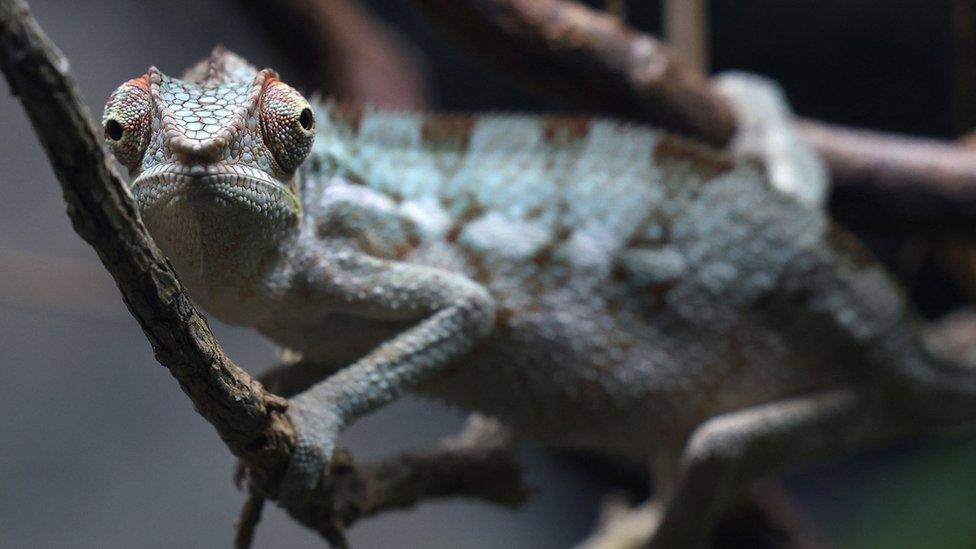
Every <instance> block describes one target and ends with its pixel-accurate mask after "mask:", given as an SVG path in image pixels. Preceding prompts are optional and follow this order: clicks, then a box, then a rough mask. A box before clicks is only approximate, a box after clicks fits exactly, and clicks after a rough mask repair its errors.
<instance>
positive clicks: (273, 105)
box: [261, 80, 315, 173]
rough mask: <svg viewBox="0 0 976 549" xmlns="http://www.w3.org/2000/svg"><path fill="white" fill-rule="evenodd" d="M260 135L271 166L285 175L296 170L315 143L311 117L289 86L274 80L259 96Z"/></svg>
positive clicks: (313, 123) (310, 108)
mask: <svg viewBox="0 0 976 549" xmlns="http://www.w3.org/2000/svg"><path fill="white" fill-rule="evenodd" d="M261 132H262V136H263V137H264V142H265V144H266V145H267V146H268V148H269V149H270V150H271V154H272V155H273V156H274V159H275V162H277V163H278V166H280V167H281V169H282V170H284V171H285V172H288V173H290V172H293V171H295V170H296V169H298V166H300V165H301V163H302V161H303V160H305V157H306V156H308V152H309V151H310V150H311V149H312V141H313V140H314V139H315V115H314V113H313V112H312V107H311V105H309V104H308V101H306V100H305V98H304V97H302V95H301V94H300V93H298V92H297V91H295V89H294V88H292V87H291V86H289V85H287V84H285V83H283V82H281V81H278V80H274V81H272V82H270V83H269V84H268V85H267V86H266V87H265V89H264V92H263V94H262V96H261Z"/></svg>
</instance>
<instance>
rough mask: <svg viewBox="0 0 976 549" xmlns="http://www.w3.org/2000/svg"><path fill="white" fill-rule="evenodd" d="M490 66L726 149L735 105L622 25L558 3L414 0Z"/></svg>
mask: <svg viewBox="0 0 976 549" xmlns="http://www.w3.org/2000/svg"><path fill="white" fill-rule="evenodd" d="M414 4H416V5H417V6H418V7H419V8H421V9H422V10H423V11H424V12H425V13H427V14H428V15H429V16H430V18H431V19H433V20H434V21H435V22H437V23H438V24H439V25H440V26H441V28H443V29H445V30H446V31H448V32H449V33H450V34H452V35H453V37H454V38H456V39H457V40H458V41H460V42H461V43H463V44H465V45H467V46H469V47H470V48H471V49H473V50H474V51H475V52H476V53H479V54H480V57H481V58H482V59H483V60H485V61H486V62H489V63H493V64H496V65H498V66H500V67H501V68H503V69H505V70H507V71H508V72H510V73H511V74H513V75H514V76H516V77H517V78H519V79H520V80H521V81H523V82H524V83H526V84H527V85H529V86H530V87H533V88H536V89H537V90H539V91H540V92H543V93H546V94H547V96H548V97H550V98H553V99H555V100H559V101H563V102H569V103H571V104H572V105H574V106H576V107H580V108H583V109H586V110H589V111H591V112H595V113H605V114H610V115H615V116H621V117H627V118H638V119H641V120H645V121H649V122H652V123H654V124H656V125H658V126H661V127H664V128H667V129H670V130H673V131H676V132H678V133H681V134H684V135H688V136H693V137H698V138H700V139H703V140H704V141H707V142H709V143H712V144H715V145H724V144H725V143H727V142H728V141H729V139H730V138H731V137H732V134H733V133H734V132H735V119H734V118H733V114H732V110H731V109H730V108H729V106H728V105H727V104H726V103H725V101H723V100H722V99H721V98H720V97H718V96H717V95H716V94H715V93H714V92H712V90H711V88H710V87H709V85H708V81H707V80H706V79H705V78H704V77H703V76H702V75H700V74H699V73H697V72H695V71H692V70H689V69H687V68H685V67H684V66H682V65H681V64H680V63H678V62H677V61H676V60H675V56H674V53H673V52H672V51H671V50H670V49H668V48H667V47H666V46H665V45H664V44H662V43H661V42H660V41H658V40H656V39H655V38H653V37H651V36H648V35H646V34H642V33H639V32H636V31H634V30H632V29H630V28H629V27H627V26H626V25H625V24H624V23H623V21H621V20H620V19H618V18H616V17H613V16H611V15H608V14H606V13H602V12H598V11H594V10H592V9H589V8H587V7H585V6H583V5H582V4H578V3H576V2H565V1H560V0H414Z"/></svg>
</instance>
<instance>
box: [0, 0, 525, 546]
mask: <svg viewBox="0 0 976 549" xmlns="http://www.w3.org/2000/svg"><path fill="white" fill-rule="evenodd" d="M0 70H2V72H3V74H4V75H5V77H6V78H7V81H8V82H9V84H10V87H11V90H13V93H14V94H16V95H17V96H18V97H19V99H20V101H21V103H22V104H23V106H24V109H25V110H26V112H27V114H28V117H29V118H30V120H31V123H32V124H33V126H34V130H35V132H36V133H37V135H38V137H39V138H40V141H41V144H42V145H43V147H44V149H45V152H46V153H47V157H48V160H49V161H50V163H51V166H52V168H53V169H54V173H55V175H56V176H57V178H58V181H59V182H60V183H61V188H62V191H63V193H64V199H65V201H66V202H67V203H68V215H69V216H70V217H71V220H72V223H73V225H74V228H75V231H77V232H78V234H79V235H80V236H81V237H82V238H84V239H85V240H86V241H87V242H88V243H89V244H91V245H92V247H93V248H95V250H96V252H97V253H98V256H99V258H100V259H101V260H102V263H103V265H104V266H105V268H106V269H107V270H108V271H109V272H110V273H111V274H112V277H113V278H114V279H115V282H116V284H117V285H118V287H119V290H121V292H122V296H123V298H124V300H125V303H126V305H127V306H128V308H129V311H130V312H131V313H132V315H133V316H134V317H136V320H137V321H138V322H139V324H140V325H141V326H142V329H143V333H145V335H146V338H147V339H148V340H149V342H150V344H151V345H152V348H153V351H154V353H155V356H156V360H158V361H159V363H160V364H162V365H163V366H165V367H166V368H168V369H169V371H170V373H171V374H172V375H173V377H175V378H176V380H177V381H178V382H179V384H180V387H181V388H182V389H183V391H184V392H185V393H186V394H187V396H189V397H190V400H191V401H192V402H193V405H194V408H195V409H196V410H197V412H198V413H199V414H200V415H202V416H203V417H204V418H205V419H207V421H209V422H210V423H211V424H212V425H213V426H214V427H215V428H216V429H217V433H218V434H219V435H220V437H221V439H223V441H224V442H225V443H226V444H227V446H228V448H230V450H231V452H233V453H234V454H235V455H237V456H239V457H240V458H241V459H242V461H243V462H244V464H245V465H246V470H247V478H248V484H249V487H250V488H251V490H252V493H253V494H254V497H253V498H252V499H251V500H250V501H249V502H248V505H247V507H246V509H245V513H243V515H242V521H241V528H242V532H241V535H240V536H239V538H238V539H239V540H240V541H241V542H242V543H246V542H247V540H248V538H250V537H251V536H252V535H253V526H254V524H255V523H256V521H257V519H258V517H259V510H260V505H259V504H258V503H257V502H258V501H259V499H260V498H262V497H272V498H273V497H275V495H276V494H277V489H278V485H279V482H280V480H281V477H282V475H283V474H284V471H285V469H286V467H287V464H288V462H289V460H290V457H291V453H292V451H293V449H294V446H295V432H294V428H293V426H292V424H291V422H290V420H289V419H288V417H287V416H286V415H285V414H284V411H285V408H286V407H287V401H286V400H284V399H282V398H281V397H278V396H276V395H274V394H271V393H269V392H267V391H265V390H264V389H263V387H262V386H261V384H260V383H258V382H257V381H255V380H254V379H253V378H252V377H251V376H250V375H248V374H247V372H245V371H244V370H242V369H241V368H239V367H238V366H237V365H236V364H234V363H233V361H231V359H230V358H229V357H228V356H227V355H226V354H225V353H224V351H223V349H222V348H221V347H220V345H219V344H218V343H217V340H216V338H215V337H214V335H213V333H212V332H211V331H210V328H209V327H208V325H207V322H206V320H205V319H204V318H203V316H202V315H201V314H200V313H199V312H198V311H197V310H196V308H195V307H194V306H193V304H192V303H191V301H190V299H189V297H188V295H187V294H186V292H185V291H184V289H183V287H182V285H181V284H180V282H179V280H178V279H177V276H176V273H175V272H174V271H173V270H172V268H171V267H170V265H169V263H168V261H167V260H166V258H165V257H164V256H163V254H162V253H161V252H160V251H159V249H158V248H157V247H156V246H155V244H154V243H153V241H152V239H151V238H150V236H149V234H148V232H147V231H146V228H145V226H144V225H143V224H142V221H141V220H140V218H139V214H138V210H137V207H136V205H135V203H134V202H133V200H132V197H131V195H130V194H129V192H128V189H127V187H126V185H125V183H124V182H123V181H122V179H121V177H119V174H118V173H117V172H116V171H115V168H114V166H113V164H112V163H111V162H110V160H109V158H108V156H107V155H106V153H105V151H104V149H103V147H102V139H101V135H100V133H101V132H99V130H98V129H97V127H96V126H95V124H94V123H93V122H92V120H91V117H90V115H89V112H88V109H87V108H86V107H85V105H84V102H83V101H82V99H81V96H80V94H79V93H78V90H77V88H76V86H75V84H74V80H73V79H72V78H71V76H70V74H69V70H68V62H67V60H66V59H65V58H64V56H63V55H62V54H61V52H60V51H58V49H57V48H56V47H55V46H54V44H53V43H52V42H51V41H50V40H49V39H48V38H47V36H46V35H45V34H44V33H43V31H42V30H41V28H40V26H39V25H38V24H37V22H36V21H35V20H34V19H33V17H31V15H30V13H29V11H28V8H27V5H26V3H24V2H23V0H0ZM494 442H497V441H494ZM497 449H498V447H497V444H494V443H493V441H492V440H491V439H487V442H486V445H478V444H472V445H466V446H463V447H457V448H448V447H445V448H443V449H441V450H439V451H437V452H434V453H431V454H425V455H422V456H419V457H417V456H414V457H410V456H401V457H400V458H398V459H394V460H388V461H385V462H382V463H381V464H379V465H375V466H364V467H363V468H357V467H354V466H353V465H352V461H351V458H349V457H348V456H347V455H346V454H344V453H340V455H339V456H337V458H336V459H335V460H333V463H332V464H331V466H330V467H331V469H332V472H333V475H332V476H331V477H329V478H328V479H326V481H325V482H323V483H322V484H321V485H320V486H319V488H318V489H317V490H316V493H315V494H314V496H313V498H312V500H311V502H310V504H309V505H308V506H307V507H305V508H302V509H288V511H289V512H290V513H291V514H292V516H293V517H294V518H296V519H297V520H299V521H301V522H302V523H303V524H305V525H307V526H309V527H311V528H314V529H315V530H317V531H319V532H320V533H322V534H323V535H324V536H325V537H326V538H327V539H330V540H333V541H336V542H341V541H342V539H343V534H344V529H345V527H346V526H348V525H349V524H351V523H352V522H353V521H355V520H356V519H358V518H360V517H362V516H368V515H370V514H374V513H377V512H380V511H382V510H384V509H389V508H393V507H403V506H407V505H412V504H414V503H416V502H418V501H420V500H421V499H424V498H428V497H441V496H448V495H470V496H474V497H481V498H483V499H487V500H489V501H495V502H498V503H503V504H507V505H511V504H515V503H517V502H518V501H521V500H522V499H523V498H524V494H525V493H526V492H525V489H524V487H523V485H522V484H521V476H520V471H519V469H518V465H517V463H515V461H514V457H511V456H508V457H504V458H503V456H501V455H500V454H499V452H498V451H497Z"/></svg>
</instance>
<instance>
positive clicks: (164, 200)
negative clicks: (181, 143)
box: [131, 164, 301, 212]
mask: <svg viewBox="0 0 976 549" xmlns="http://www.w3.org/2000/svg"><path fill="white" fill-rule="evenodd" d="M131 187H132V191H133V194H134V195H135V197H136V201H137V202H138V203H139V206H140V208H142V209H147V208H153V207H158V206H161V205H168V204H172V203H174V202H179V201H184V200H193V199H194V198H199V197H210V198H216V199H222V200H223V201H225V202H230V203H239V204H241V203H242V204H244V205H246V206H248V207H250V208H253V209H258V210H266V209H268V208H273V207H280V206H281V205H282V202H284V203H286V204H288V205H290V206H291V207H292V208H293V209H294V210H295V211H297V212H300V211H301V202H300V201H299V200H298V197H297V196H296V195H295V193H294V191H292V189H291V188H289V187H288V186H287V185H285V184H282V183H281V182H280V181H278V180H276V179H274V178H272V177H271V176H270V175H268V174H267V173H265V172H264V171H262V170H259V169H257V168H251V167H248V166H240V165H220V164H210V165H202V164H197V165H193V166H185V165H182V164H161V165H157V166H153V167H151V168H149V169H147V170H145V171H143V172H142V173H140V174H139V175H138V176H137V177H136V178H135V179H134V180H133V181H132V184H131Z"/></svg>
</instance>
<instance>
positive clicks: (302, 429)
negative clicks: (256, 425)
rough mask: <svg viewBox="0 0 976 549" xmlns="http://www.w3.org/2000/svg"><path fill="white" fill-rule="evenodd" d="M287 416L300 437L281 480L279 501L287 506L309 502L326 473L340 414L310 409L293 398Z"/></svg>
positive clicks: (303, 504)
mask: <svg viewBox="0 0 976 549" xmlns="http://www.w3.org/2000/svg"><path fill="white" fill-rule="evenodd" d="M288 417H289V418H290V419H291V421H292V423H293V424H294V425H295V430H296V431H297V432H298V440H297V442H296V445H295V451H294V453H293V454H292V456H291V461H290V462H289V463H288V470H287V471H286V472H285V478H284V479H283V480H282V482H281V488H280V490H279V494H278V501H279V502H280V503H281V504H282V505H284V506H285V507H302V506H305V505H306V504H308V502H309V500H310V499H311V497H312V494H313V493H314V492H315V488H316V487H317V486H318V484H319V481H320V480H321V479H322V478H323V477H324V476H325V474H326V468H327V467H328V465H329V461H330V460H331V459H332V453H333V451H334V450H335V440H336V437H338V435H339V418H338V416H336V415H335V414H334V413H331V412H330V411H327V410H322V409H317V410H315V409H309V408H306V407H304V406H302V405H301V403H295V402H294V401H293V402H292V405H291V406H290V407H289V409H288Z"/></svg>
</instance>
